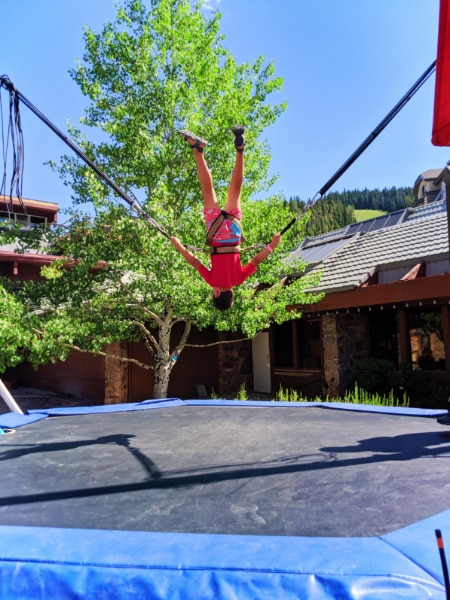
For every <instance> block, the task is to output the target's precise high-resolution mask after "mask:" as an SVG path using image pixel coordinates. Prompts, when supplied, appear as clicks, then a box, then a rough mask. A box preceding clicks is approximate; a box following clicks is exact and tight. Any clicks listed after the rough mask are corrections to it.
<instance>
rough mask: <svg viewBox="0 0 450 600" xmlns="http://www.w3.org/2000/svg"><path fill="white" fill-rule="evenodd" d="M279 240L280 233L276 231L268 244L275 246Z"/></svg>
mask: <svg viewBox="0 0 450 600" xmlns="http://www.w3.org/2000/svg"><path fill="white" fill-rule="evenodd" d="M280 240H281V233H276V234H275V235H274V236H273V237H272V240H271V242H270V246H271V247H272V248H276V247H277V246H278V244H279V243H280Z"/></svg>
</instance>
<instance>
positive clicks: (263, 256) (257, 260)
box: [250, 233, 281, 268]
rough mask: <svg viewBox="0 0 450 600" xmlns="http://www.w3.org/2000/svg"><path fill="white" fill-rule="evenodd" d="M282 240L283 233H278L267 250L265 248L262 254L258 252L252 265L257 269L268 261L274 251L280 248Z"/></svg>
mask: <svg viewBox="0 0 450 600" xmlns="http://www.w3.org/2000/svg"><path fill="white" fill-rule="evenodd" d="M280 240H281V233H276V234H275V235H274V236H273V238H272V240H271V241H270V244H267V246H266V247H265V248H263V249H262V250H261V251H260V252H258V254H257V255H256V256H254V257H253V258H252V260H251V261H250V262H251V263H252V265H253V266H254V267H256V268H257V267H258V265H260V264H261V263H262V262H263V260H266V258H267V257H268V256H269V254H270V253H271V252H272V250H273V249H274V248H276V247H277V246H278V244H279V243H280Z"/></svg>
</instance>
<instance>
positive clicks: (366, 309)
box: [270, 166, 450, 396]
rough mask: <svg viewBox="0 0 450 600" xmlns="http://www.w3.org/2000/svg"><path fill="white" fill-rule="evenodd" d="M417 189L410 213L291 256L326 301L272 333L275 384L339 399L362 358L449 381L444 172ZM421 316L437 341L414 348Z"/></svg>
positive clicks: (333, 235)
mask: <svg viewBox="0 0 450 600" xmlns="http://www.w3.org/2000/svg"><path fill="white" fill-rule="evenodd" d="M414 191H415V194H416V198H417V200H416V202H415V203H414V205H413V207H411V208H406V209H404V210H401V211H397V212H395V213H391V214H388V215H385V216H382V217H378V218H376V219H371V220H369V221H364V222H362V223H355V224H352V225H349V226H347V227H345V228H343V229H341V230H338V231H333V232H330V233H326V234H323V235H319V236H316V237H314V238H307V239H305V240H304V242H303V243H302V244H301V246H300V247H299V248H298V249H296V250H295V252H294V253H293V254H292V255H291V257H288V259H287V264H289V261H290V260H291V259H292V258H294V257H298V256H300V257H301V258H303V259H304V260H305V261H306V262H308V263H309V270H312V271H318V272H321V273H322V278H321V282H320V284H319V286H318V287H317V288H316V289H318V290H320V291H323V292H325V294H326V295H325V297H324V298H323V300H322V301H320V302H318V303H317V304H315V305H311V306H304V307H297V308H301V309H302V310H303V316H302V318H301V319H297V320H294V321H292V322H289V323H285V324H283V325H281V326H274V327H273V328H272V330H271V332H270V352H271V370H272V377H271V379H272V386H274V385H275V387H276V386H278V385H282V386H283V387H288V388H291V387H293V388H297V389H300V390H302V391H303V392H304V394H305V395H308V394H311V395H315V394H323V395H326V394H329V395H331V396H338V395H341V394H342V393H343V392H344V390H345V389H346V386H347V382H348V377H349V374H350V371H351V367H352V365H353V363H354V361H355V360H356V359H357V358H365V357H377V358H386V359H390V360H392V361H394V362H395V363H396V364H399V363H403V362H410V363H412V364H413V367H421V368H423V369H424V370H428V369H430V376H431V377H434V378H435V379H437V380H439V381H441V382H443V383H444V384H446V385H450V314H449V311H450V261H449V230H450V229H449V214H450V211H449V210H448V208H449V207H448V204H449V202H450V168H449V166H446V167H445V168H444V169H443V170H440V171H438V170H433V171H426V172H425V173H424V174H422V175H421V176H420V177H419V178H418V179H417V180H416V184H415V186H414ZM421 318H422V319H423V318H435V319H436V318H437V319H438V321H439V323H440V332H441V336H440V337H441V338H442V339H435V340H434V341H433V343H431V344H430V340H429V339H427V340H426V342H425V340H421V343H420V344H418V333H417V330H418V329H420V327H419V325H418V323H420V319H421ZM422 337H423V336H422ZM425 337H429V336H425ZM435 337H436V336H435ZM419 346H420V347H419Z"/></svg>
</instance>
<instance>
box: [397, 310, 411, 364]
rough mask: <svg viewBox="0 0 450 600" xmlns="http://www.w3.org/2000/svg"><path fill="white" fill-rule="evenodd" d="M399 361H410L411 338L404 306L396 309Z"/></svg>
mask: <svg viewBox="0 0 450 600" xmlns="http://www.w3.org/2000/svg"><path fill="white" fill-rule="evenodd" d="M398 341H399V357H398V359H399V362H400V363H405V362H411V340H410V337H409V326H408V313H407V312H406V310H405V309H404V308H400V309H399V311H398Z"/></svg>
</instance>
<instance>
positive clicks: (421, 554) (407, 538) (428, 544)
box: [381, 483, 450, 585]
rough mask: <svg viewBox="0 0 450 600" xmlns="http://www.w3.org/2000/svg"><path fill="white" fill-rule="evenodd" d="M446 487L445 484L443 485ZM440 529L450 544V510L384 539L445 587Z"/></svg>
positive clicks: (446, 542)
mask: <svg viewBox="0 0 450 600" xmlns="http://www.w3.org/2000/svg"><path fill="white" fill-rule="evenodd" d="M443 485H445V483H443ZM436 529H440V530H441V532H442V537H443V540H444V543H445V544H446V545H447V546H448V545H449V543H450V510H446V511H444V512H441V513H439V514H437V515H433V516H432V517H429V518H428V519H423V520H422V521H419V522H418V523H414V524H413V525H409V526H408V527H403V528H402V529H398V530H397V531H393V532H392V533H388V534H386V535H384V536H383V537H382V538H381V539H383V540H384V541H385V542H386V543H388V544H390V545H391V546H392V547H393V548H395V549H396V550H398V551H399V552H401V553H402V554H403V555H404V556H406V557H407V558H409V559H410V560H411V561H413V562H415V563H416V564H419V565H421V567H422V568H423V569H425V570H426V571H427V572H428V573H430V575H431V576H432V577H433V578H434V579H437V580H438V581H439V582H440V583H441V584H442V585H444V577H443V571H442V566H441V563H440V560H436V558H437V556H438V547H437V541H436V535H435V530H436Z"/></svg>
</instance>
